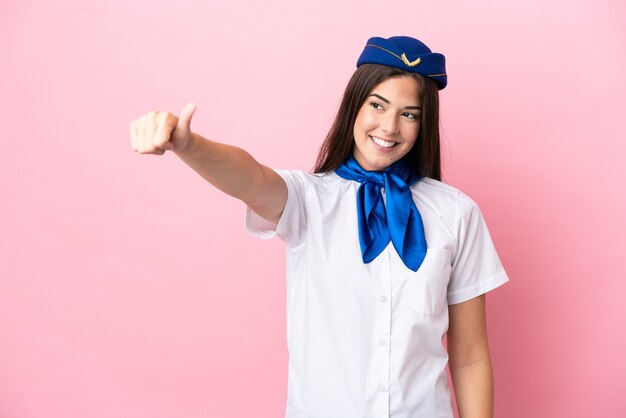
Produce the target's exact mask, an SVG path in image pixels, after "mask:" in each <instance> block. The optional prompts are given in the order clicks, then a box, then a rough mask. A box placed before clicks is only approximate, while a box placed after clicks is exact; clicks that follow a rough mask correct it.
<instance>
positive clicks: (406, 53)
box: [356, 36, 448, 90]
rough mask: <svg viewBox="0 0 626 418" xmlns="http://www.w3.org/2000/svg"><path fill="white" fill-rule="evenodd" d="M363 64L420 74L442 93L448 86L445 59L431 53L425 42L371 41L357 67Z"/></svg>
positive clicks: (402, 39) (401, 38) (400, 38)
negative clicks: (433, 82) (384, 66)
mask: <svg viewBox="0 0 626 418" xmlns="http://www.w3.org/2000/svg"><path fill="white" fill-rule="evenodd" d="M361 64H382V65H387V66H389V67H394V68H399V69H401V70H405V71H408V72H410V73H417V74H421V75H423V76H424V77H428V78H432V79H433V80H435V82H436V83H437V86H438V87H439V90H442V89H443V88H445V87H446V85H447V84H448V77H447V75H446V57H444V56H443V55H442V54H439V53H437V52H432V51H431V50H430V48H428V47H427V46H426V45H424V44H423V43H422V42H420V41H418V40H417V39H414V38H410V37H408V36H392V37H391V38H389V39H385V38H379V37H374V38H370V39H369V40H368V41H367V44H366V45H365V48H364V49H363V52H362V53H361V56H360V57H359V60H358V61H357V63H356V66H357V67H358V66H360V65H361Z"/></svg>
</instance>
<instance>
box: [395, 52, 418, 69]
mask: <svg viewBox="0 0 626 418" xmlns="http://www.w3.org/2000/svg"><path fill="white" fill-rule="evenodd" d="M400 58H402V61H403V62H404V63H405V64H406V65H407V66H409V67H415V66H416V65H417V64H419V63H420V62H422V59H421V58H417V59H416V60H415V61H409V59H408V58H407V57H406V54H405V53H404V52H403V53H402V56H400Z"/></svg>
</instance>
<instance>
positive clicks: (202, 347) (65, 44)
mask: <svg viewBox="0 0 626 418" xmlns="http://www.w3.org/2000/svg"><path fill="white" fill-rule="evenodd" d="M0 16H1V17H0V126H1V129H2V148H3V150H2V152H1V153H0V167H1V168H0V169H1V170H2V172H1V173H0V174H1V176H0V182H1V183H0V185H1V187H2V189H1V190H2V194H3V197H4V198H3V199H2V200H3V203H2V205H1V209H0V211H1V212H0V213H1V216H0V227H1V231H2V233H1V237H2V238H1V240H0V257H1V263H0V275H1V278H0V418H31V417H47V418H48V417H52V418H56V417H64V418H68V417H92V418H100V417H150V418H161V417H163V418H165V417H190V418H194V417H262V418H264V417H280V416H281V415H283V414H284V409H285V399H286V375H287V350H286V337H285V283H284V270H285V269H284V253H283V250H284V247H283V244H282V242H281V241H280V240H278V239H275V240H272V241H269V242H261V241H259V240H256V239H254V238H252V237H251V236H249V235H247V233H246V232H245V230H244V226H243V215H244V206H243V204H242V203H241V202H239V201H237V200H235V199H233V198H231V197H229V196H226V195H223V194H221V193H220V192H219V191H217V190H215V189H213V188H212V186H210V185H209V184H208V183H206V182H204V180H202V179H201V178H200V177H199V176H197V175H196V174H195V173H194V172H193V171H191V169H189V168H188V167H187V166H185V165H184V164H183V163H182V162H181V161H180V160H179V159H178V158H177V157H176V156H175V155H173V154H170V153H167V154H166V155H164V156H161V157H157V156H143V155H138V154H135V153H134V152H133V151H132V150H131V148H130V143H129V133H128V124H129V122H130V121H131V120H132V119H134V118H137V117H139V116H140V115H142V114H143V113H146V112H148V111H149V110H153V109H155V110H169V111H172V112H175V113H178V112H179V110H180V109H181V108H182V107H183V106H184V105H185V104H186V103H188V102H190V101H194V102H196V103H197V104H198V110H197V112H196V116H195V117H194V121H193V124H192V127H193V128H194V129H195V130H196V131H198V132H200V133H202V134H203V135H205V136H207V137H209V138H213V139H217V140H220V141H222V142H226V143H231V144H235V145H238V146H241V147H242V148H244V149H246V150H248V151H249V152H250V153H251V154H252V155H254V156H255V157H256V158H257V159H258V160H259V161H261V162H263V163H265V164H267V165H269V166H271V167H275V168H298V169H305V170H308V169H310V168H311V167H312V165H313V161H314V158H315V155H316V152H317V149H318V146H319V145H320V143H321V140H322V138H323V136H324V135H325V133H326V131H327V129H328V127H329V124H330V122H331V120H332V118H333V115H334V112H335V111H336V109H337V105H338V100H339V98H340V96H341V94H342V92H343V88H344V86H345V84H346V82H347V80H348V79H349V77H350V75H351V74H352V72H353V70H354V63H355V61H356V58H357V56H358V54H359V53H360V51H361V49H362V47H363V45H364V43H365V41H366V40H367V38H369V37H370V36H385V37H387V36H393V35H397V34H406V35H413V36H416V37H418V38H420V39H422V40H424V41H425V42H426V43H427V44H429V45H430V46H432V47H433V49H435V50H437V51H441V52H444V53H445V54H446V56H447V58H448V73H449V85H448V88H447V89H446V90H444V91H443V92H442V96H441V99H442V127H443V132H444V170H445V181H447V182H448V183H450V184H452V185H454V186H457V187H459V188H461V189H462V190H463V191H465V192H466V193H467V194H468V195H470V196H471V197H472V198H474V200H476V201H477V202H478V203H479V204H480V206H481V208H482V210H483V213H484V215H485V217H486V218H487V221H488V224H489V227H490V230H491V233H492V236H493V238H494V241H495V243H496V245H497V248H498V250H499V253H500V256H501V258H502V260H503V263H504V265H505V267H506V269H507V271H508V273H509V276H510V278H511V282H510V283H509V284H507V285H506V286H504V287H503V288H501V289H498V290H496V291H495V292H493V293H492V294H490V295H489V312H488V315H489V332H490V342H491V350H492V356H493V362H494V369H495V377H496V416H497V417H508V418H528V417H533V418H543V417H568V418H578V417H580V418H583V417H584V418H588V417H603V418H607V417H622V416H624V414H625V413H626V398H624V386H623V376H624V373H626V361H625V360H624V357H623V353H625V352H626V337H625V334H624V331H623V329H624V326H625V325H626V310H625V308H624V303H623V301H622V299H623V294H624V293H625V292H626V284H625V283H626V280H625V277H626V267H625V263H624V257H625V255H626V254H625V251H624V250H625V249H626V248H625V247H626V246H625V245H624V243H625V239H624V236H625V235H626V222H625V221H624V214H625V213H626V193H625V192H624V184H623V180H624V178H625V175H626V161H625V155H626V152H625V151H626V146H625V145H624V143H625V140H626V129H625V125H624V119H625V117H626V116H625V115H626V99H625V97H626V78H625V77H624V73H625V70H624V68H626V29H625V27H624V21H625V18H626V13H625V8H624V6H623V2H622V1H618V0H613V1H609V0H604V1H598V0H580V1H575V0H574V1H567V0H558V1H545V0H529V1H524V2H522V1H518V2H506V1H505V2H503V1H497V0H492V1H487V0H482V1H474V2H464V1H440V2H420V3H418V2H406V1H385V2H381V1H369V0H368V1H353V0H352V1H335V0H333V1H330V0H324V1H321V2H294V1H288V0H282V1H278V0H273V1H269V0H268V1H258V2H248V3H247V4H240V3H232V4H228V3H227V2H224V1H222V2H217V1H214V2H202V3H201V2H192V1H187V0H184V1H177V2H166V1H162V0H151V1H147V0H141V1H134V2H131V3H130V4H129V2H127V1H125V0H124V1H122V0H115V1H110V2H96V1H88V0H69V1H64V2H62V3H58V2H56V3H55V2H46V1H42V0H21V1H12V2H8V1H3V2H2V3H1V4H0Z"/></svg>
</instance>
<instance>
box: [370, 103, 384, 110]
mask: <svg viewBox="0 0 626 418" xmlns="http://www.w3.org/2000/svg"><path fill="white" fill-rule="evenodd" d="M370 106H372V107H373V108H374V109H376V110H380V109H382V108H383V105H381V104H380V103H377V102H370Z"/></svg>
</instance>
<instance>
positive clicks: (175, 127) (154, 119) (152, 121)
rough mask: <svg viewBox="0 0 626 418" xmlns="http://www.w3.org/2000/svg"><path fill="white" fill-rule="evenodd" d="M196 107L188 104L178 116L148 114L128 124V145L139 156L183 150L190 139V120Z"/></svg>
mask: <svg viewBox="0 0 626 418" xmlns="http://www.w3.org/2000/svg"><path fill="white" fill-rule="evenodd" d="M195 111H196V105H195V104H194V103H189V104H188V105H187V106H185V107H184V108H183V110H181V112H180V116H176V115H173V114H172V113H169V112H157V111H152V112H148V113H146V114H145V115H143V116H141V117H139V119H135V120H133V121H132V122H131V123H130V143H131V146H132V148H133V150H134V151H136V152H138V153H140V154H156V155H162V154H163V153H164V152H165V151H174V152H176V151H181V150H184V149H185V147H186V146H187V144H188V143H189V139H190V137H191V134H192V133H191V118H192V116H193V114H194V112H195Z"/></svg>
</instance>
